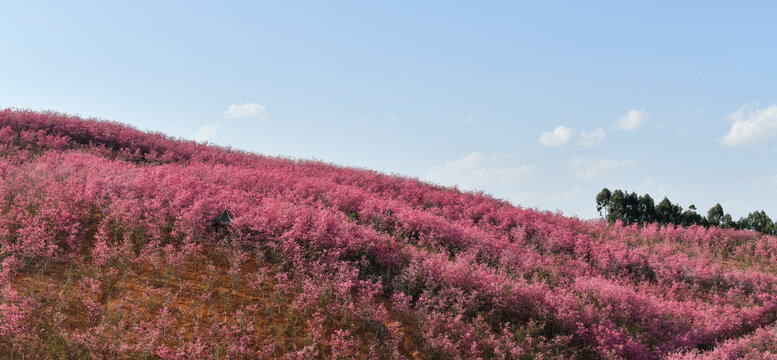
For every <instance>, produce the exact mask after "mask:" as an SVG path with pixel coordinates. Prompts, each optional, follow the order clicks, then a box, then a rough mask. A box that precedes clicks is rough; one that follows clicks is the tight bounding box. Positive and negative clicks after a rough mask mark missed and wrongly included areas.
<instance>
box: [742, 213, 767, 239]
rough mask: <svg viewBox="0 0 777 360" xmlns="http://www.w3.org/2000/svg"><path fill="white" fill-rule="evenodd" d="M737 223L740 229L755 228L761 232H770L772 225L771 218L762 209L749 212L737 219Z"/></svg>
mask: <svg viewBox="0 0 777 360" xmlns="http://www.w3.org/2000/svg"><path fill="white" fill-rule="evenodd" d="M737 223H738V225H739V227H740V228H742V229H748V230H755V231H758V232H760V233H763V234H772V231H773V227H774V223H772V219H770V218H769V216H767V215H766V212H765V211H763V210H761V211H754V212H751V213H750V214H748V215H747V217H744V218H741V219H739V221H738V222H737Z"/></svg>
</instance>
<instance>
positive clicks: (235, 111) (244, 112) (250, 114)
mask: <svg viewBox="0 0 777 360" xmlns="http://www.w3.org/2000/svg"><path fill="white" fill-rule="evenodd" d="M224 117H225V118H260V119H264V118H266V117H267V107H266V106H263V105H259V104H254V103H245V104H239V105H238V104H232V105H230V106H229V108H228V109H227V111H224Z"/></svg>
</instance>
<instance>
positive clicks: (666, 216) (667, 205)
mask: <svg viewBox="0 0 777 360" xmlns="http://www.w3.org/2000/svg"><path fill="white" fill-rule="evenodd" d="M682 216H683V208H682V207H680V205H677V204H672V202H671V201H669V199H668V198H667V197H664V200H661V202H660V203H658V205H656V218H657V220H658V222H659V223H661V224H664V225H666V224H680V223H681V219H682Z"/></svg>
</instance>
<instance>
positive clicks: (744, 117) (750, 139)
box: [720, 104, 777, 146]
mask: <svg viewBox="0 0 777 360" xmlns="http://www.w3.org/2000/svg"><path fill="white" fill-rule="evenodd" d="M757 106H758V104H745V105H743V106H742V107H740V108H739V109H737V110H736V111H734V112H732V113H731V114H729V115H728V117H727V119H728V120H729V121H730V122H731V123H732V124H731V129H729V131H728V133H727V134H726V135H725V136H723V138H722V139H720V142H721V143H722V144H723V145H726V146H741V145H760V144H764V143H766V142H768V141H769V140H772V139H774V138H777V105H771V106H769V107H765V108H762V109H759V108H758V107H757Z"/></svg>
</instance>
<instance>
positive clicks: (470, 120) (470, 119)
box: [464, 116, 472, 124]
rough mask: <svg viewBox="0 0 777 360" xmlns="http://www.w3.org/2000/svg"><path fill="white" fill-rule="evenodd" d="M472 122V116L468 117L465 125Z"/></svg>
mask: <svg viewBox="0 0 777 360" xmlns="http://www.w3.org/2000/svg"><path fill="white" fill-rule="evenodd" d="M471 122H472V116H470V117H468V118H466V119H464V123H465V124H469V123H471Z"/></svg>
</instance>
